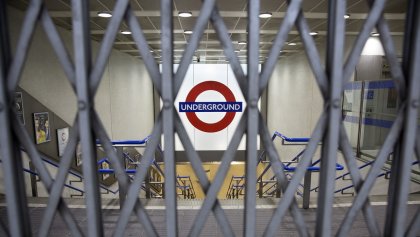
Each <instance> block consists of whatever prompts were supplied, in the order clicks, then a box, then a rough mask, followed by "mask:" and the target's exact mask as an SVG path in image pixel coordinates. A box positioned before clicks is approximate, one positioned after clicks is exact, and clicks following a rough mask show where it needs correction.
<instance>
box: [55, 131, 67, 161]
mask: <svg viewBox="0 0 420 237" xmlns="http://www.w3.org/2000/svg"><path fill="white" fill-rule="evenodd" d="M69 135H70V134H69V128H68V127H67V128H59V129H57V144H58V156H60V157H61V156H63V154H64V150H65V149H66V146H67V143H68V142H69Z"/></svg>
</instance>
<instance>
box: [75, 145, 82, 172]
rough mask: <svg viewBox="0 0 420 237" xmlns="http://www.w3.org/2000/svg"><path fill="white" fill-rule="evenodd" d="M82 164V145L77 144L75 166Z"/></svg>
mask: <svg viewBox="0 0 420 237" xmlns="http://www.w3.org/2000/svg"><path fill="white" fill-rule="evenodd" d="M82 162H83V160H82V145H81V144H80V143H78V144H77V146H76V166H81V165H82Z"/></svg>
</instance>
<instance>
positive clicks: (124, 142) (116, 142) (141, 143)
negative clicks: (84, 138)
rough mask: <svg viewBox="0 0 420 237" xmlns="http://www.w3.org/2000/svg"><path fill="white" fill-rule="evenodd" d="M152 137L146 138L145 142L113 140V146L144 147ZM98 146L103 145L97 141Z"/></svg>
mask: <svg viewBox="0 0 420 237" xmlns="http://www.w3.org/2000/svg"><path fill="white" fill-rule="evenodd" d="M150 137H151V136H150V135H149V136H147V137H145V138H144V139H143V140H113V141H111V144H112V145H144V144H146V143H147V141H149V139H150ZM96 144H98V145H99V144H101V141H100V140H99V139H98V140H96Z"/></svg>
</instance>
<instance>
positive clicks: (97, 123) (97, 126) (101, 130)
mask: <svg viewBox="0 0 420 237" xmlns="http://www.w3.org/2000/svg"><path fill="white" fill-rule="evenodd" d="M93 120H94V123H93V127H94V130H95V134H96V136H97V137H98V138H99V140H100V142H101V144H102V146H103V148H104V149H105V152H106V154H107V156H108V157H109V159H110V160H111V163H112V166H113V167H114V170H115V176H116V178H117V180H118V185H119V189H120V190H127V189H128V185H129V183H130V180H129V176H128V175H127V173H126V172H125V169H124V165H123V163H122V160H121V159H120V158H118V156H117V153H116V151H115V149H114V148H113V147H112V144H111V141H110V139H109V137H108V135H107V134H106V131H105V127H104V126H103V124H102V121H101V120H100V118H99V116H98V114H97V113H95V114H94V117H93ZM134 210H135V212H136V214H137V218H138V219H139V221H140V222H141V223H142V224H143V227H144V229H145V230H146V233H147V236H157V232H156V228H155V227H154V225H153V223H152V221H151V220H150V217H149V216H148V215H147V212H146V210H145V209H144V207H143V206H142V204H141V202H140V200H138V199H137V202H136V204H135V206H134ZM116 232H120V233H124V228H122V229H120V230H118V231H116Z"/></svg>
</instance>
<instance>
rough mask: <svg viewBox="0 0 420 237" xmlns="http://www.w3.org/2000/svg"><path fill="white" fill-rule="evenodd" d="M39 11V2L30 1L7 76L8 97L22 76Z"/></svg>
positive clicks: (40, 2) (36, 0)
mask: <svg viewBox="0 0 420 237" xmlns="http://www.w3.org/2000/svg"><path fill="white" fill-rule="evenodd" d="M41 9H42V1H41V0H34V1H31V2H30V4H29V6H28V10H27V12H26V15H25V19H24V20H23V24H22V29H21V31H20V32H21V33H20V37H19V40H18V42H17V45H16V53H15V55H14V59H13V62H12V64H11V65H10V70H9V72H8V75H7V90H8V93H9V94H10V96H11V95H12V94H13V93H14V91H15V89H16V87H17V85H18V84H19V80H20V75H21V74H22V69H23V66H24V63H25V60H26V56H27V54H28V50H29V46H30V45H31V44H30V41H31V39H32V36H33V33H34V31H35V26H36V23H37V20H38V17H39V16H40V14H41Z"/></svg>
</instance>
